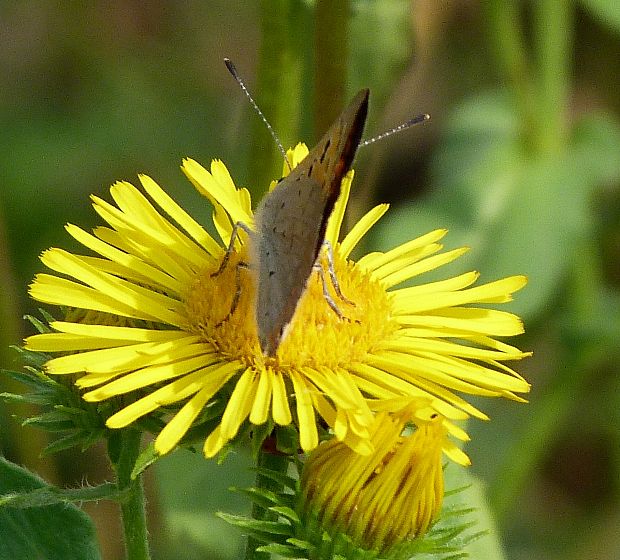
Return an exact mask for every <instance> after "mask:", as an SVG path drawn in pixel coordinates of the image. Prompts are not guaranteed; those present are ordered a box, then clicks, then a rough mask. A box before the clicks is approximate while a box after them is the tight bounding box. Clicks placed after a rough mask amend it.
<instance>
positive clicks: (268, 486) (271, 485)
mask: <svg viewBox="0 0 620 560" xmlns="http://www.w3.org/2000/svg"><path fill="white" fill-rule="evenodd" d="M288 465H289V460H288V458H287V457H286V456H285V455H274V454H272V453H265V452H264V451H260V452H259V454H258V461H257V467H258V468H259V469H267V470H270V471H275V472H279V473H286V471H287V469H288ZM255 486H256V488H261V489H263V490H271V491H272V492H278V491H280V490H281V489H282V488H281V486H280V485H279V484H277V483H276V482H275V481H274V480H272V479H271V478H267V477H266V476H264V475H263V474H261V473H260V472H259V473H258V474H257V475H256V484H255ZM252 519H260V520H265V521H266V520H270V521H272V520H275V519H276V515H275V514H273V513H271V512H269V511H267V510H266V509H265V508H263V507H261V506H259V505H257V504H254V506H253V507H252ZM260 545H261V543H260V542H259V541H257V540H256V539H254V538H252V537H248V544H247V548H246V551H245V560H268V559H269V558H270V557H271V556H270V555H269V554H268V553H266V552H258V551H257V550H256V549H257V548H258V547H259V546H260Z"/></svg>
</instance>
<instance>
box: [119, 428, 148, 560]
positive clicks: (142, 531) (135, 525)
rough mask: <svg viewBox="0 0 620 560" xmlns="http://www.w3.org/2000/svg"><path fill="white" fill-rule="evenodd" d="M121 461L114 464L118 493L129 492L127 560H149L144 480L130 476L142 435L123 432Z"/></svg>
mask: <svg viewBox="0 0 620 560" xmlns="http://www.w3.org/2000/svg"><path fill="white" fill-rule="evenodd" d="M122 432H123V433H122V434H121V441H120V453H119V457H118V461H117V462H116V463H114V466H115V469H116V476H117V480H118V487H119V490H127V496H126V498H125V499H124V500H123V501H122V502H121V517H122V524H123V536H124V540H125V552H126V558H127V560H149V559H150V557H151V555H150V553H149V547H148V537H147V529H146V512H145V501H144V485H143V481H142V476H138V477H137V478H135V479H132V478H131V473H132V470H133V468H134V465H135V463H136V459H137V457H138V454H139V452H140V440H141V436H142V434H141V432H139V431H138V430H132V429H125V430H123V431H122Z"/></svg>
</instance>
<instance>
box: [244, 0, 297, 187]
mask: <svg viewBox="0 0 620 560" xmlns="http://www.w3.org/2000/svg"><path fill="white" fill-rule="evenodd" d="M304 10H305V8H304V7H303V6H301V5H300V2H299V1H298V0H262V1H261V4H260V21H261V38H262V41H261V49H260V54H259V62H258V83H257V88H256V92H255V97H256V101H257V103H258V104H259V106H260V107H261V110H262V111H263V113H264V114H265V117H266V118H267V120H268V121H269V123H270V124H271V126H272V127H273V130H274V131H275V132H276V134H277V135H278V136H279V137H280V139H281V141H282V144H283V145H284V148H285V149H286V148H287V147H289V146H291V144H292V143H297V141H298V140H299V136H298V135H299V123H300V120H299V115H300V114H301V102H302V97H301V95H300V92H301V90H302V82H303V68H304V64H303V49H304V45H303V37H304V36H305V35H304V32H303V28H304V25H305V21H304V20H305V19H306V16H307V14H306V13H305V12H304ZM282 164H283V162H282V155H281V153H280V151H279V150H278V147H277V146H276V144H275V142H274V141H273V138H272V137H271V136H270V134H269V133H268V131H267V127H266V126H265V123H263V122H262V121H261V120H260V119H258V118H256V117H255V116H253V117H252V148H251V152H250V166H249V167H250V169H249V171H250V177H251V178H252V185H255V190H254V192H253V193H252V194H253V195H259V194H260V195H262V194H263V193H264V192H265V191H266V190H267V187H268V186H269V183H270V181H271V180H272V179H275V178H279V177H281V176H282Z"/></svg>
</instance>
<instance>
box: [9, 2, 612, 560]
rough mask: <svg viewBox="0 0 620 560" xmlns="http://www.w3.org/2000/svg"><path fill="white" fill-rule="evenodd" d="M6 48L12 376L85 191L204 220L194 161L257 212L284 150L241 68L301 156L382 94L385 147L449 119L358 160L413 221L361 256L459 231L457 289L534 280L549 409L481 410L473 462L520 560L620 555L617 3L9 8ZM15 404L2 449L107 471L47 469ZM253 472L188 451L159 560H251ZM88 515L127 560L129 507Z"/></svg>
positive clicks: (88, 217) (364, 195)
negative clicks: (230, 183) (234, 518)
mask: <svg viewBox="0 0 620 560" xmlns="http://www.w3.org/2000/svg"><path fill="white" fill-rule="evenodd" d="M334 52H339V53H340V55H339V56H334ZM0 55H1V56H0V126H1V128H0V131H1V134H0V144H1V146H2V149H0V259H1V261H0V272H1V274H2V277H1V286H2V289H1V291H0V303H1V306H0V313H1V318H2V332H1V333H0V360H1V362H2V363H1V365H2V367H9V368H11V367H12V368H15V367H16V362H17V354H16V353H15V352H14V351H12V350H9V349H8V346H9V345H10V344H15V343H19V341H20V340H21V338H22V337H23V336H24V335H25V334H29V331H28V328H27V325H26V323H25V322H24V321H23V320H22V319H21V317H22V316H23V315H24V314H25V313H33V312H35V311H36V306H35V305H33V303H32V302H30V301H29V300H28V298H27V293H26V292H27V285H28V283H29V281H30V280H31V278H32V276H33V274H34V273H35V272H37V271H40V270H42V265H40V263H39V261H38V254H39V253H40V252H41V251H42V250H43V249H45V248H47V247H50V246H62V247H66V248H69V249H76V247H75V245H73V244H72V243H71V241H70V240H69V238H68V236H67V235H66V234H65V232H64V230H63V225H64V224H65V223H66V222H72V223H76V224H79V225H81V226H83V227H85V228H90V227H93V226H95V225H96V224H98V222H97V219H96V216H95V214H94V212H93V211H92V209H91V207H90V204H89V201H88V197H89V195H90V194H93V193H94V194H97V195H99V196H103V197H104V198H107V194H106V193H107V189H108V188H109V186H110V185H111V184H112V183H113V182H114V181H116V180H129V181H133V182H135V180H136V175H137V173H140V172H145V173H148V174H149V175H150V176H152V177H153V178H154V179H155V180H156V181H158V182H159V183H160V184H161V185H162V186H164V188H165V189H166V190H167V191H168V192H169V193H171V194H172V195H173V196H175V197H176V198H177V199H178V200H179V201H180V202H181V203H182V204H183V205H184V206H185V207H186V208H187V209H188V210H189V211H190V213H192V214H193V215H194V216H195V217H196V218H197V219H199V220H200V221H201V222H202V223H204V224H207V223H208V222H209V221H210V212H211V211H210V208H209V205H208V204H207V203H206V202H205V201H204V200H201V199H200V197H199V196H198V195H197V194H196V193H194V192H193V188H192V187H191V185H190V184H189V183H188V182H187V181H186V180H185V179H184V177H183V175H182V173H181V172H180V170H179V165H180V163H181V159H182V158H183V157H185V156H189V157H193V158H195V159H197V160H199V161H200V162H201V163H203V165H205V166H206V165H208V164H209V162H210V160H211V159H212V158H222V159H223V160H224V162H225V163H226V164H227V166H228V168H229V169H230V170H231V173H232V175H233V178H234V179H235V181H236V183H237V184H238V185H244V186H247V187H248V188H249V189H250V190H251V191H252V194H253V196H254V197H255V200H256V197H259V196H260V194H261V193H262V192H263V191H264V190H265V188H266V186H267V180H268V178H269V177H273V176H274V173H276V171H275V170H276V169H277V167H276V163H274V162H275V161H276V157H277V156H276V155H274V152H275V150H274V148H273V142H272V141H271V139H270V138H269V136H268V134H267V132H266V130H265V129H264V126H263V125H262V124H261V123H260V122H259V121H258V119H257V117H256V115H255V114H253V112H252V110H251V109H250V107H249V104H248V103H247V100H246V99H245V98H244V96H243V94H242V92H241V91H240V90H239V88H238V86H237V85H236V84H235V83H234V81H233V80H232V79H231V77H230V76H229V74H228V73H227V71H226V69H225V67H224V65H223V63H222V59H223V57H225V56H227V57H230V58H231V59H232V60H233V61H234V62H235V63H236V65H237V68H238V70H239V72H240V73H241V75H242V76H243V77H244V78H245V79H246V81H247V82H248V84H249V86H250V89H251V90H252V91H253V92H254V94H255V97H256V99H257V101H258V103H259V105H260V106H261V107H262V108H263V110H264V112H265V113H266V116H267V118H268V119H269V120H270V121H271V122H272V124H273V126H274V128H275V129H276V131H277V132H278V133H279V135H280V136H281V138H282V141H283V143H284V144H285V145H291V144H292V143H293V142H296V141H297V140H299V139H302V140H305V141H306V142H308V143H311V142H312V141H313V139H315V138H316V136H318V134H319V133H321V132H322V131H323V130H324V129H325V128H326V127H327V123H329V122H330V120H331V119H332V118H333V117H334V116H335V115H336V114H337V113H338V111H339V110H340V107H341V106H342V105H343V104H344V102H345V101H346V100H347V99H348V98H349V97H350V96H352V95H353V94H354V93H355V91H356V90H357V89H359V88H360V87H369V88H370V89H371V94H372V98H371V108H370V115H369V119H368V124H367V129H366V135H367V136H372V135H374V134H378V133H380V132H383V131H384V130H386V129H388V128H390V127H391V126H394V125H396V124H399V123H401V122H403V121H405V120H407V119H408V118H410V117H412V116H414V115H415V114H418V113H420V112H427V113H430V114H431V117H432V118H431V121H430V122H429V123H427V124H425V125H424V126H420V127H416V128H414V129H412V130H409V131H406V132H404V133H401V134H399V135H396V136H394V137H391V138H389V139H387V140H385V141H383V142H381V143H379V144H373V145H372V146H369V147H366V148H363V149H361V150H360V152H359V155H358V158H357V161H356V179H355V182H354V185H353V189H354V190H353V194H352V204H351V207H350V214H351V215H350V217H349V219H350V220H354V219H355V218H356V217H359V216H360V215H361V214H362V213H363V212H365V211H367V210H368V209H369V208H370V207H371V206H372V205H373V204H375V203H377V202H385V201H388V202H390V203H391V204H392V209H391V211H390V213H389V214H388V215H387V216H386V217H385V218H384V219H383V221H382V222H381V223H380V225H379V226H378V227H377V228H376V229H375V230H374V232H373V235H372V236H370V239H369V240H368V243H367V247H366V249H368V248H372V249H387V248H389V247H391V246H393V245H395V244H396V243H399V242H402V241H405V240H408V239H410V238H412V237H414V236H415V235H417V234H420V233H424V232H426V231H428V230H430V229H435V228H439V227H448V228H449V229H450V234H449V236H448V237H447V245H448V247H449V248H452V247H456V246H459V245H462V244H468V245H470V246H471V247H472V251H471V252H470V253H469V254H468V256H467V257H466V258H465V259H461V261H463V262H458V263H455V265H453V266H452V267H450V268H449V269H445V270H444V271H442V275H447V274H452V273H455V272H458V271H460V270H463V269H472V268H475V269H478V270H480V271H481V274H482V280H492V279H496V278H500V277H502V276H505V275H509V274H515V273H525V274H527V275H528V276H529V279H530V281H529V285H528V287H527V288H526V289H525V290H523V292H521V293H519V294H517V300H516V301H515V302H514V304H511V309H512V310H514V311H516V312H518V313H520V314H521V315H522V316H523V318H524V320H525V324H526V329H527V334H526V335H525V336H523V337H521V338H520V339H519V340H518V345H519V346H520V347H521V348H523V349H531V350H533V351H534V357H533V358H532V359H529V360H527V361H525V362H523V363H521V364H517V366H518V367H517V369H518V370H519V371H520V372H522V373H523V374H524V375H525V376H526V377H527V378H528V380H530V381H531V383H532V386H533V387H532V393H531V396H530V404H527V405H517V404H515V403H511V402H493V403H489V402H481V403H478V404H479V405H480V406H481V407H482V409H483V410H485V411H486V412H487V413H489V415H490V416H491V418H492V421H491V422H489V423H484V424H482V423H480V422H476V423H471V424H470V426H469V428H470V432H471V434H472V437H473V442H472V443H471V444H470V445H469V446H468V447H467V451H468V453H469V454H470V456H471V457H472V460H473V462H474V465H473V467H472V469H471V470H472V472H473V473H475V474H476V475H479V476H480V477H481V479H482V480H483V481H484V484H485V486H486V489H487V495H488V499H489V503H490V507H491V511H492V512H493V513H494V515H495V519H496V521H495V522H496V524H497V526H498V531H499V532H500V534H501V537H502V541H503V543H504V545H505V554H506V557H507V558H508V559H511V560H518V559H525V558H527V559H538V558H540V559H543V558H544V559H546V560H555V559H560V558H561V559H563V560H571V559H584V558H587V559H596V560H607V559H609V560H611V559H616V558H618V557H620V532H618V530H617V529H618V527H619V526H620V507H619V503H620V495H619V493H620V390H619V389H620V376H619V375H618V372H619V370H618V366H617V362H618V359H619V358H620V344H619V343H618V341H619V340H620V294H619V290H618V288H619V286H620V264H619V263H620V125H619V122H618V114H619V111H620V84H619V82H618V75H620V4H619V3H618V2H617V1H616V0H581V1H580V2H571V1H568V0H565V1H562V0H540V1H538V2H536V1H531V2H527V1H523V2H516V1H515V2H511V1H508V0H506V1H498V0H491V1H487V2H475V1H466V0H460V1H448V2H436V1H433V0H426V1H404V0H384V1H370V0H351V1H350V2H343V1H339V2H335V1H333V0H332V1H329V2H326V1H324V2H312V1H310V0H308V1H301V0H297V1H293V0H288V1H285V0H276V1H267V0H265V1H264V2H262V3H261V2H242V1H237V0H228V1H226V2H222V1H219V0H218V1H210V2H199V1H193V2H192V1H188V2H177V3H171V2H170V3H169V2H162V1H159V2H157V1H156V2H149V3H143V2H137V1H129V2H127V1H113V2H105V3H104V2H90V3H83V4H78V3H74V2H69V3H59V2H52V1H49V0H39V1H38V2H37V1H26V2H3V3H2V4H0ZM1 382H2V383H4V381H1ZM8 389H10V390H15V389H16V388H15V387H11V386H6V384H4V385H3V386H2V387H1V388H0V390H8ZM0 406H3V405H0ZM16 413H23V411H17V410H16V409H15V407H11V408H10V409H9V408H8V407H4V409H0V451H1V452H2V454H4V455H5V456H6V457H7V458H9V459H11V460H12V461H15V462H17V463H20V464H25V465H27V466H28V467H29V468H30V469H32V470H34V471H36V472H38V473H40V474H41V475H42V476H44V477H45V478H46V479H47V480H50V481H52V482H55V483H57V484H61V485H76V484H79V483H83V482H84V481H88V482H89V483H96V482H99V481H102V480H104V479H106V477H109V473H108V471H107V466H106V463H105V458H104V457H105V456H104V454H103V453H102V450H100V449H93V450H89V451H88V452H87V453H85V454H78V455H75V454H68V453H65V454H60V455H58V456H55V457H52V458H49V457H48V458H46V459H45V460H41V459H39V457H38V453H39V451H40V450H41V448H42V447H43V446H44V445H45V441H44V440H43V439H42V435H41V434H40V433H39V432H36V431H35V430H33V429H31V428H28V427H26V428H21V427H20V426H19V422H18V420H16V419H15V418H13V415H14V414H16ZM249 464H250V461H249V459H248V457H244V456H243V454H241V453H239V454H235V455H233V456H232V457H229V459H228V460H227V462H226V464H225V465H223V466H218V465H215V464H214V463H213V462H207V461H205V460H203V459H202V458H201V457H199V456H194V455H191V454H190V453H187V452H179V453H176V454H174V455H172V456H171V457H169V458H166V459H165V460H162V461H160V462H159V463H158V464H157V466H156V467H155V468H154V469H152V470H151V471H149V475H148V477H147V485H148V494H149V508H150V521H151V535H152V537H153V541H154V558H157V559H169V558H187V559H190V560H191V559H194V558H196V559H198V558H217V559H232V558H238V557H239V556H240V554H241V553H240V551H241V550H242V548H241V546H242V539H241V538H240V537H239V536H238V534H237V533H236V531H235V530H233V529H231V528H229V527H228V526H226V525H225V524H224V523H223V522H221V521H219V520H218V519H216V518H214V517H213V515H212V512H213V511H216V510H218V509H226V510H228V511H229V510H230V508H233V509H235V510H237V511H243V510H244V507H246V506H245V505H244V502H243V501H242V500H241V498H240V497H238V496H231V495H230V493H229V492H228V491H227V490H226V489H227V487H228V486H231V485H247V484H249V483H250V482H251V480H252V478H253V477H252V474H251V473H249V472H248V471H247V467H248V465H249ZM85 509H86V510H87V511H88V512H89V514H90V515H92V516H93V518H94V519H95V521H96V523H97V527H98V534H99V539H100V544H101V548H102V550H103V553H104V557H105V558H106V559H108V560H112V559H116V558H120V557H121V552H120V551H121V548H120V542H119V530H118V522H117V520H116V517H117V512H116V508H115V506H113V505H109V504H104V503H102V504H98V505H88V506H87V507H85Z"/></svg>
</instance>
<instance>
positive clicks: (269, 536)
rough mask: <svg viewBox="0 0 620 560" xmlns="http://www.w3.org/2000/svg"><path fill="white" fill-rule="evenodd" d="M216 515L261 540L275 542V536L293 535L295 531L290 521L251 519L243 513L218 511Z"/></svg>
mask: <svg viewBox="0 0 620 560" xmlns="http://www.w3.org/2000/svg"><path fill="white" fill-rule="evenodd" d="M216 515H217V516H218V517H219V518H220V519H223V520H224V521H226V522H227V523H230V524H231V525H235V526H236V527H239V528H240V529H243V531H244V533H246V534H248V535H250V536H252V537H254V538H255V539H257V540H259V541H261V542H267V543H268V542H273V540H274V537H280V538H281V536H283V535H284V536H292V535H293V531H292V527H291V525H290V524H289V523H282V522H280V521H263V520H260V519H250V518H248V517H245V516H243V515H232V514H230V513H225V512H222V511H218V512H217V513H216Z"/></svg>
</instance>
